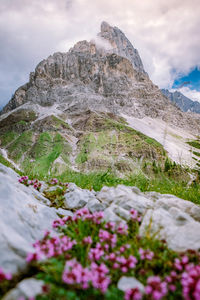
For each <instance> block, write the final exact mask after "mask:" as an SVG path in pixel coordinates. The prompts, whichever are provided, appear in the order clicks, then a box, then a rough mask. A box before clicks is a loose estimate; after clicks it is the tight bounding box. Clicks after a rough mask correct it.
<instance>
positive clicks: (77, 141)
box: [0, 22, 200, 176]
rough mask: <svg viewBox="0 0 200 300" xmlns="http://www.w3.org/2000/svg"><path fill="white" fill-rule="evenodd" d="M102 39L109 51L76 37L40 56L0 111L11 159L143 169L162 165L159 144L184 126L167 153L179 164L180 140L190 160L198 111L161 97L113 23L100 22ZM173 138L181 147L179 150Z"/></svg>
mask: <svg viewBox="0 0 200 300" xmlns="http://www.w3.org/2000/svg"><path fill="white" fill-rule="evenodd" d="M99 37H100V38H101V39H102V41H104V42H106V43H110V48H109V49H107V48H104V47H102V46H99V44H95V42H87V41H81V42H78V43H77V44H76V45H75V46H74V47H73V48H71V49H70V50H69V51H68V52H67V53H55V54H53V55H52V56H49V57H48V58H47V59H45V60H43V61H42V62H40V63H39V64H38V65H37V67H36V69H35V72H32V73H31V74H30V80H29V82H28V83H27V84H25V85H23V86H22V87H20V88H19V89H18V90H17V91H16V92H15V94H14V96H13V98H12V99H11V100H10V101H9V103H8V104H7V105H6V106H5V107H4V109H3V111H2V115H1V116H0V128H1V133H0V140H1V147H2V148H3V149H4V151H5V150H6V151H7V154H8V157H9V158H10V159H12V160H13V161H14V162H15V163H18V164H19V166H20V168H22V169H23V170H25V171H26V172H32V173H33V174H36V175H41V176H45V175H46V176H47V175H48V174H50V172H54V173H57V174H60V173H62V172H64V171H65V170H66V169H69V168H70V169H71V170H74V171H82V172H88V171H91V170H94V171H99V170H106V169H108V168H110V169H112V170H113V171H114V172H116V173H117V174H120V176H123V174H124V173H130V172H133V170H137V169H139V170H140V169H141V162H142V161H144V162H145V161H146V162H149V161H150V162H151V163H152V162H153V161H154V160H157V161H158V162H159V163H160V164H161V165H163V163H164V160H165V151H164V149H163V147H162V146H161V144H162V145H163V146H164V147H166V142H167V141H168V140H169V139H168V137H170V136H171V132H172V131H173V132H174V131H176V129H181V130H183V132H184V134H183V135H181V140H182V141H181V143H180V142H179V141H180V136H179V135H178V136H176V134H174V133H173V136H174V139H173V141H172V146H170V147H168V148H167V150H168V152H169V156H170V157H171V158H172V159H173V160H175V161H176V162H178V163H180V151H181V149H182V148H183V146H184V147H185V152H184V157H182V162H183V163H184V164H189V165H191V166H194V165H195V164H196V161H195V160H192V162H191V159H188V157H189V156H190V157H191V146H190V145H188V144H187V143H186V142H187V141H190V140H193V139H196V137H195V135H197V134H198V132H199V124H200V118H199V116H198V115H195V114H186V113H183V112H181V111H180V110H179V109H178V108H176V107H175V106H174V105H172V103H171V101H169V100H167V99H166V97H165V96H163V94H162V93H161V91H160V90H159V88H158V87H157V86H155V85H154V84H153V83H152V82H151V80H150V79H149V77H148V75H147V74H146V72H145V71H144V68H143V65H142V62H141V59H140V57H139V54H138V52H137V50H136V49H134V47H133V46H132V45H131V43H130V42H129V41H128V39H127V38H126V37H125V35H124V34H123V33H122V32H121V31H120V30H119V29H118V28H116V27H111V26H110V25H108V24H107V23H105V22H103V23H102V25H101V32H100V33H99ZM130 118H132V121H131V122H129V121H130ZM145 118H149V119H148V120H149V121H148V122H147V124H146V125H147V126H148V127H149V129H150V133H149V131H148V132H147V131H146V129H145V128H146V127H145V126H146V125H145V126H139V128H138V124H139V123H140V121H141V120H145ZM134 120H135V121H134ZM154 121H155V122H154ZM127 122H128V123H127ZM159 122H160V123H159ZM161 122H162V124H163V125H162V126H160V125H159V124H161ZM128 124H129V126H131V127H132V129H131V128H130V127H128ZM156 124H157V125H156ZM160 129H161V131H160ZM138 131H140V132H141V133H143V134H146V135H150V137H152V138H156V139H157V141H158V142H160V143H161V144H159V143H156V141H155V140H153V139H151V138H148V136H144V135H143V134H141V133H140V132H138ZM156 132H157V133H158V134H154V133H156ZM151 133H153V136H152V135H151ZM157 136H158V138H157ZM162 136H163V137H164V138H162ZM173 144H174V145H176V144H177V145H176V146H178V148H177V147H176V149H177V150H176V153H174V152H175V151H174V149H173ZM197 151H198V150H197ZM4 153H5V152H4Z"/></svg>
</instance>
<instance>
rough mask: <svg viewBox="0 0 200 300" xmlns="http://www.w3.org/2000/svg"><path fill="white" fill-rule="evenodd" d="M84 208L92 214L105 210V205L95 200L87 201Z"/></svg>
mask: <svg viewBox="0 0 200 300" xmlns="http://www.w3.org/2000/svg"><path fill="white" fill-rule="evenodd" d="M86 207H87V208H88V209H89V211H90V212H91V213H94V212H95V211H103V210H105V208H106V206H105V204H103V203H101V202H100V201H99V200H97V199H91V200H89V201H88V203H87V205H86Z"/></svg>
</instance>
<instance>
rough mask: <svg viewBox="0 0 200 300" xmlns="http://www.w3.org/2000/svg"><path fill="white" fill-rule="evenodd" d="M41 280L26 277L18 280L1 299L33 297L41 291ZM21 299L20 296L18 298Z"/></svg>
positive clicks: (14, 299)
mask: <svg viewBox="0 0 200 300" xmlns="http://www.w3.org/2000/svg"><path fill="white" fill-rule="evenodd" d="M43 285H44V283H43V281H41V280H37V279H35V278H27V279H24V280H22V281H21V282H19V283H18V284H17V285H16V287H15V288H14V289H12V290H10V291H9V292H8V293H7V294H6V295H5V296H4V297H3V298H2V300H16V299H19V298H20V297H25V298H26V299H29V298H34V297H35V296H37V295H38V294H41V293H42V286H43ZM20 299H21V298H20Z"/></svg>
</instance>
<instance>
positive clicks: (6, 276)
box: [0, 268, 12, 282]
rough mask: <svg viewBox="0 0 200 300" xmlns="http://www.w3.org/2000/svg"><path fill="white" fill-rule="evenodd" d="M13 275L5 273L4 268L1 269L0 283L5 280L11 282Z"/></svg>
mask: <svg viewBox="0 0 200 300" xmlns="http://www.w3.org/2000/svg"><path fill="white" fill-rule="evenodd" d="M11 279H12V275H11V274H10V273H5V272H4V271H3V270H2V268H0V282H1V281H3V280H11Z"/></svg>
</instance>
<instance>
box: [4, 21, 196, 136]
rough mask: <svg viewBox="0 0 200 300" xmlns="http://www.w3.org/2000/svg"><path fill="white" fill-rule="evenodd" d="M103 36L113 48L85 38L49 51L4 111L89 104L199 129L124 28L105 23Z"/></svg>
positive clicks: (77, 109) (76, 108) (76, 109)
mask: <svg viewBox="0 0 200 300" xmlns="http://www.w3.org/2000/svg"><path fill="white" fill-rule="evenodd" d="M99 36H100V37H101V39H103V40H104V41H105V42H107V43H108V44H110V48H109V49H106V48H104V47H102V46H99V45H98V43H96V44H95V42H87V41H81V42H78V43H77V44H76V45H75V46H74V47H73V48H71V49H70V50H69V52H67V53H59V52H58V53H55V54H53V55H51V56H49V57H48V58H47V59H45V60H43V61H42V62H40V63H39V64H38V66H37V67H36V69H35V72H32V73H31V74H30V80H29V82H28V83H27V84H25V85H23V86H22V87H20V88H19V89H18V90H17V91H16V92H15V94H14V96H13V98H12V99H11V100H10V102H9V103H8V104H7V105H6V106H5V108H4V109H3V111H2V113H6V112H9V111H10V110H13V109H14V108H16V107H19V106H22V107H23V104H24V103H32V104H34V105H35V104H39V105H41V106H43V107H45V106H48V107H50V106H53V105H55V104H56V105H57V110H58V111H60V113H63V112H65V113H67V114H70V115H71V114H75V113H81V112H83V111H84V112H85V111H87V110H88V109H90V110H92V111H98V112H109V113H114V114H115V115H116V114H117V115H120V114H121V113H124V114H127V115H132V116H135V117H139V118H143V117H144V116H150V117H152V118H158V117H159V118H161V119H163V120H165V121H167V122H168V123H171V124H174V125H176V126H179V127H181V128H187V129H190V130H191V131H193V132H197V130H198V128H197V127H198V126H199V123H200V121H199V117H197V116H195V115H193V116H192V117H190V116H189V115H185V114H183V113H182V112H181V111H180V110H178V109H177V108H176V107H174V106H173V105H172V104H171V102H170V101H169V100H167V99H166V97H164V96H163V94H162V92H161V91H160V90H159V88H158V87H157V86H155V85H154V84H153V83H152V82H151V80H150V79H149V77H148V75H147V74H146V73H145V71H144V68H143V65H142V62H141V59H140V57H139V54H138V52H137V50H136V49H134V47H133V46H132V45H131V43H130V41H129V40H128V39H127V38H126V36H125V35H124V34H123V33H122V32H121V30H119V29H118V28H116V27H111V26H110V25H109V24H107V23H105V22H103V23H102V25H101V32H100V33H99ZM169 116H170V117H169Z"/></svg>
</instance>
